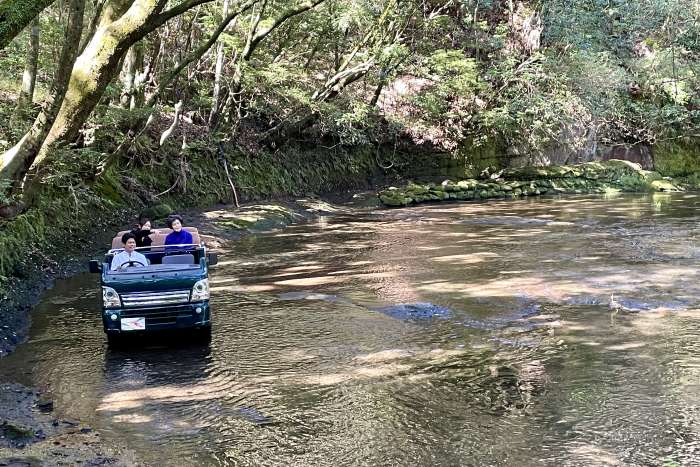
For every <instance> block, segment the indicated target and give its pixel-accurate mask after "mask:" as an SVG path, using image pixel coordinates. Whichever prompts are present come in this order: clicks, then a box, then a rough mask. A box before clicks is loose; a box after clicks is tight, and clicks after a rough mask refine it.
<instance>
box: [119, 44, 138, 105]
mask: <svg viewBox="0 0 700 467" xmlns="http://www.w3.org/2000/svg"><path fill="white" fill-rule="evenodd" d="M142 70H143V43H142V42H137V43H136V44H134V45H133V46H131V48H130V49H129V51H128V52H127V53H126V57H125V59H124V66H123V68H122V95H121V98H120V103H121V106H122V107H124V108H125V109H134V108H136V86H137V85H139V83H138V82H137V80H138V81H140V79H139V71H142Z"/></svg>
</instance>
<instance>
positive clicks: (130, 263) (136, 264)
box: [117, 260, 146, 271]
mask: <svg viewBox="0 0 700 467" xmlns="http://www.w3.org/2000/svg"><path fill="white" fill-rule="evenodd" d="M133 267H139V268H145V267H146V265H145V264H143V263H142V262H141V261H135V260H131V261H127V262H126V263H122V264H121V265H120V266H119V267H118V268H117V269H118V270H120V271H121V270H122V269H127V268H133Z"/></svg>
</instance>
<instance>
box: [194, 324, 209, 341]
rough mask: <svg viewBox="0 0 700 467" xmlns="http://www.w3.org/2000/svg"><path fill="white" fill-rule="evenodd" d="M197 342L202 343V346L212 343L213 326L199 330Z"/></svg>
mask: <svg viewBox="0 0 700 467" xmlns="http://www.w3.org/2000/svg"><path fill="white" fill-rule="evenodd" d="M195 338H196V340H197V342H201V343H202V344H208V343H210V342H211V325H209V326H204V327H202V328H199V329H197V334H196V336H195Z"/></svg>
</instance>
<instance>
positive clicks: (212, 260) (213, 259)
mask: <svg viewBox="0 0 700 467" xmlns="http://www.w3.org/2000/svg"><path fill="white" fill-rule="evenodd" d="M218 262H219V255H217V254H216V253H207V264H209V266H214V265H215V264H217V263H218Z"/></svg>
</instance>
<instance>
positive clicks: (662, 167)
mask: <svg viewBox="0 0 700 467" xmlns="http://www.w3.org/2000/svg"><path fill="white" fill-rule="evenodd" d="M654 167H655V168H656V170H657V171H658V172H659V173H660V174H662V175H664V176H669V177H692V176H694V175H696V174H698V173H700V142H697V141H696V142H687V143H680V142H666V143H661V144H659V145H657V146H655V147H654Z"/></svg>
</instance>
